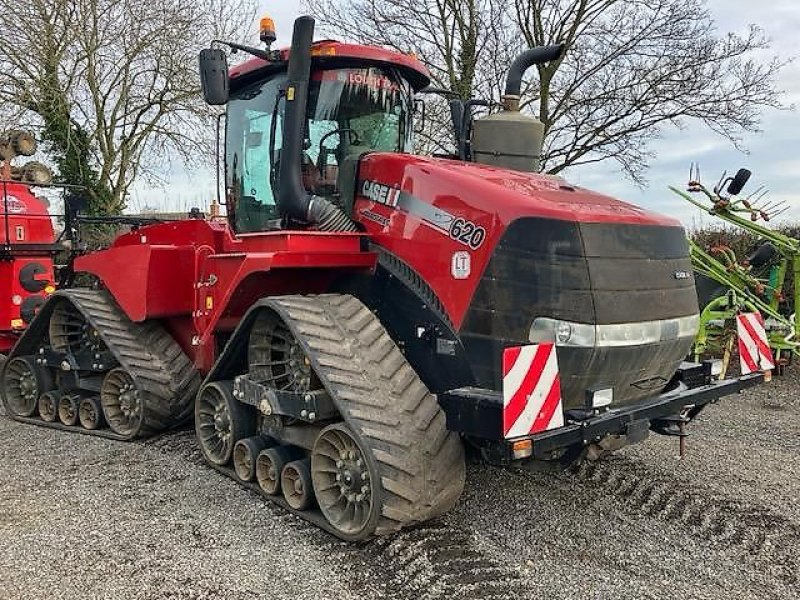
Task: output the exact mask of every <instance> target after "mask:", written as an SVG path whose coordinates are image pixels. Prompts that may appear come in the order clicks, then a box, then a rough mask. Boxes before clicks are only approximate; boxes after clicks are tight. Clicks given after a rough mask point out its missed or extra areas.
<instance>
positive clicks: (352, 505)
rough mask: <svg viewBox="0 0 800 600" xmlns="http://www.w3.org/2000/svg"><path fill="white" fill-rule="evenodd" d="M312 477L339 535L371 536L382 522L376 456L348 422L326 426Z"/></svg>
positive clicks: (313, 459) (317, 447)
mask: <svg viewBox="0 0 800 600" xmlns="http://www.w3.org/2000/svg"><path fill="white" fill-rule="evenodd" d="M311 479H312V481H313V484H314V493H315V494H316V497H317V502H318V503H319V507H320V510H321V511H322V514H323V515H324V516H325V519H327V521H328V523H329V524H330V525H331V526H332V527H334V528H335V529H336V530H337V532H338V535H339V536H340V537H343V538H345V539H351V540H359V539H365V538H367V537H370V536H371V535H372V533H373V532H374V530H375V527H376V525H377V523H378V517H379V516H380V515H379V508H378V507H379V506H380V503H379V502H376V497H375V496H376V494H377V493H378V491H379V489H380V488H378V489H376V487H375V486H373V485H372V482H373V481H379V475H378V471H377V468H376V467H375V464H374V461H373V459H372V456H371V454H370V453H369V452H365V451H364V449H363V448H362V447H361V445H360V444H359V443H358V441H357V439H356V437H355V436H354V435H353V433H352V431H351V430H350V428H349V427H347V425H345V424H344V423H334V424H333V425H329V426H328V427H326V428H325V429H323V430H322V431H321V432H320V434H319V437H317V441H316V442H315V443H314V449H313V450H312V452H311Z"/></svg>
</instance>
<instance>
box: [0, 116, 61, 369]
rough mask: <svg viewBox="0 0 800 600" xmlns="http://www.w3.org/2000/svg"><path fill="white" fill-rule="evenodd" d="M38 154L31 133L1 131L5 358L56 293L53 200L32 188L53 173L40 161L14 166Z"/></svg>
mask: <svg viewBox="0 0 800 600" xmlns="http://www.w3.org/2000/svg"><path fill="white" fill-rule="evenodd" d="M35 152H36V141H35V139H34V137H33V136H32V135H31V134H29V133H27V132H24V131H10V132H7V133H5V134H0V298H2V300H1V301H0V356H5V354H7V353H8V352H9V351H10V350H11V348H12V346H13V345H14V344H15V343H16V341H17V339H18V338H19V335H20V334H21V333H22V331H23V330H24V329H25V328H26V327H27V325H28V323H30V322H31V321H32V320H33V317H34V316H35V315H36V312H37V311H38V310H39V308H40V307H41V306H42V304H44V302H45V300H46V299H47V296H48V295H50V294H52V293H53V292H54V291H55V286H54V284H55V278H54V273H53V257H54V256H55V254H56V252H57V246H56V243H55V242H56V238H55V232H54V230H53V221H52V219H51V218H50V214H49V212H48V202H47V200H46V199H43V198H40V197H38V196H36V195H35V194H34V193H33V191H32V190H31V185H37V184H38V185H48V184H49V183H50V180H51V176H50V172H49V170H48V169H47V168H46V167H45V166H44V165H41V164H40V163H37V162H29V163H27V164H25V165H22V166H13V165H12V162H13V161H14V159H15V158H17V157H20V156H32V155H33V154H34V153H35Z"/></svg>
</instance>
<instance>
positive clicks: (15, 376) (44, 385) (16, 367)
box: [3, 356, 52, 417]
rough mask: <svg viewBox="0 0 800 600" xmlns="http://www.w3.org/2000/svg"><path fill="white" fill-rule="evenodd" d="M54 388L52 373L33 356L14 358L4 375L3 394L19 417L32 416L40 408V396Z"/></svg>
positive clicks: (8, 404)
mask: <svg viewBox="0 0 800 600" xmlns="http://www.w3.org/2000/svg"><path fill="white" fill-rule="evenodd" d="M51 388H52V379H51V377H50V374H49V373H48V372H47V371H46V370H45V369H44V368H43V367H41V366H39V365H37V364H36V361H35V360H34V358H33V357H32V356H19V357H17V358H12V359H11V360H10V361H9V363H8V364H7V365H6V368H5V371H4V375H3V396H4V397H5V400H6V405H7V406H8V408H9V410H10V411H11V412H12V413H14V415H15V416H17V417H30V416H32V415H34V414H35V413H36V411H37V410H38V408H39V397H40V396H41V395H42V394H44V393H45V392H47V391H49V390H50V389H51Z"/></svg>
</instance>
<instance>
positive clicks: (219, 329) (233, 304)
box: [2, 17, 760, 540]
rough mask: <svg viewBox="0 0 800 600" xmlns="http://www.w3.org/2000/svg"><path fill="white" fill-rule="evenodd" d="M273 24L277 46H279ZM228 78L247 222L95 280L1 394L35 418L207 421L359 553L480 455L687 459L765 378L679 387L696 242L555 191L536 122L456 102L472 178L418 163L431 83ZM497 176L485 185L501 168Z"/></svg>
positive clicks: (310, 57) (239, 193) (527, 57)
mask: <svg viewBox="0 0 800 600" xmlns="http://www.w3.org/2000/svg"><path fill="white" fill-rule="evenodd" d="M269 29H270V27H269V26H268V24H267V27H265V28H264V31H262V38H263V39H265V41H267V42H269V43H271V42H272V41H274V33H272V32H270V31H269ZM313 31H314V20H313V19H312V18H310V17H301V18H300V19H298V20H297V21H296V23H295V29H294V37H293V40H292V46H291V48H290V49H288V50H282V51H273V50H269V49H267V50H262V49H256V48H249V47H243V46H241V45H238V44H228V45H229V46H231V47H235V48H238V49H241V50H245V51H246V52H249V53H250V54H251V55H254V56H253V58H251V59H250V60H248V61H247V62H245V63H243V64H241V65H240V66H237V67H234V68H232V69H230V70H229V69H228V67H227V63H226V60H225V53H224V52H223V51H222V50H221V49H220V48H219V47H217V48H212V49H209V50H205V51H203V53H202V54H201V58H200V67H201V76H202V80H203V88H204V94H205V97H206V100H207V101H209V103H211V104H225V105H227V125H226V136H225V138H226V140H225V161H224V162H225V178H226V189H227V200H226V204H227V221H202V220H185V221H178V222H172V223H164V224H159V225H151V226H146V227H142V228H140V229H138V230H136V231H133V232H131V233H127V234H124V235H121V236H119V237H118V238H117V239H116V241H115V242H114V243H113V245H112V246H111V247H110V248H108V249H106V250H103V251H99V252H95V253H90V254H85V255H83V256H79V257H77V258H76V259H75V261H74V270H75V272H76V273H84V274H89V275H92V276H94V277H95V278H96V280H97V281H99V282H101V285H100V286H95V287H94V288H91V289H86V288H84V289H80V288H74V287H73V288H71V289H62V290H59V291H58V292H56V294H54V295H53V297H52V298H51V299H50V300H48V302H47V303H46V304H45V305H44V306H43V307H42V308H41V309H40V310H39V312H38V314H37V316H36V318H35V319H34V320H33V322H32V323H31V325H30V327H29V328H28V330H27V332H26V333H25V334H24V336H23V337H22V339H21V340H20V341H19V343H18V344H17V345H16V346H15V348H14V349H13V351H12V353H11V355H10V356H9V359H8V361H7V363H6V367H5V370H4V373H3V379H2V386H3V393H4V401H5V405H6V407H7V409H8V413H9V414H10V415H11V416H12V417H14V418H16V419H18V420H21V421H25V422H30V423H37V424H47V425H50V426H52V427H59V428H62V429H63V428H66V429H72V430H75V431H81V432H84V433H86V432H89V433H94V434H97V435H103V436H106V437H111V438H115V439H132V438H136V437H141V436H147V435H151V434H153V433H155V432H158V431H162V430H164V429H166V428H169V427H172V426H174V425H176V424H179V423H181V422H183V421H185V420H186V419H188V418H192V417H193V418H194V422H195V427H196V433H197V438H198V441H199V444H200V446H201V448H202V451H203V454H204V456H205V458H206V459H207V461H208V463H209V464H210V465H212V466H213V467H215V468H216V469H218V470H220V471H222V472H224V473H226V474H228V475H229V476H231V477H233V478H235V479H237V480H238V481H240V482H241V483H243V484H244V485H246V486H249V487H250V488H252V489H254V490H258V491H260V492H261V493H263V494H264V495H265V496H267V497H269V498H271V499H273V500H274V501H276V502H278V503H280V504H282V505H283V506H285V507H287V508H288V509H289V510H291V511H294V512H295V513H297V514H299V515H301V516H303V517H304V518H307V519H309V520H311V521H313V522H314V523H317V524H318V525H320V526H321V527H324V528H325V529H327V530H329V531H330V532H332V533H333V534H335V535H337V536H339V537H341V538H343V539H345V540H362V539H367V538H370V537H372V536H375V535H384V534H388V533H391V532H394V531H397V530H398V529H400V528H402V527H404V526H407V525H410V524H414V523H419V522H421V521H424V520H426V519H430V518H432V517H434V516H436V515H439V514H441V513H443V512H445V511H447V510H448V509H449V508H451V507H452V506H453V504H454V503H455V502H456V500H457V499H458V497H459V495H460V494H461V491H462V487H463V485H464V474H465V468H464V448H465V446H469V447H470V448H474V449H476V450H477V451H478V452H479V453H480V454H481V455H482V456H483V457H484V458H485V459H486V460H488V461H491V462H494V463H499V464H509V463H511V462H513V461H517V462H518V463H519V464H525V463H526V462H528V461H534V460H544V461H560V462H569V461H571V460H574V459H576V458H578V457H580V456H581V455H583V454H585V453H587V452H588V453H590V454H591V455H593V456H598V455H599V454H602V453H603V452H604V451H608V450H612V449H615V448H617V447H620V446H622V445H624V444H625V443H630V442H635V441H639V440H641V439H643V438H644V437H646V436H647V434H648V432H649V431H650V430H654V431H657V432H660V433H673V434H683V433H684V425H685V424H686V423H687V422H688V421H690V420H691V419H692V418H693V417H694V416H695V415H696V414H697V413H698V412H700V410H702V408H703V407H704V406H705V405H706V404H707V403H708V402H710V401H712V400H715V399H717V398H718V397H720V396H723V395H725V394H729V393H732V392H734V391H736V390H739V389H741V388H742V387H744V386H747V385H750V384H753V383H755V382H756V381H759V380H760V376H759V375H753V376H750V377H745V378H741V379H738V380H728V381H712V377H711V374H710V365H708V364H687V363H684V362H683V359H684V357H685V356H686V355H687V353H688V352H689V349H690V348H691V346H692V341H693V338H694V334H695V331H696V329H697V323H698V308H697V300H696V296H695V290H694V284H693V280H692V278H691V272H692V269H691V264H690V261H689V256H688V249H687V244H686V238H685V236H684V232H683V230H682V228H681V227H680V225H679V224H678V223H677V222H676V221H674V220H672V219H669V218H666V217H662V216H659V215H656V214H652V213H650V212H647V211H645V210H642V209H640V208H637V207H634V206H631V205H628V204H624V203H622V202H619V201H617V200H614V199H612V198H608V197H606V196H602V195H599V194H596V193H593V192H590V191H587V190H584V189H580V188H577V187H575V186H571V185H569V184H567V183H566V182H564V181H563V180H561V179H558V178H553V177H547V176H543V175H539V174H536V173H535V172H533V171H534V169H535V162H536V159H537V154H538V153H539V148H540V146H541V123H539V122H537V121H535V120H533V119H530V118H528V117H525V116H523V115H521V114H520V113H519V111H518V110H517V108H518V95H519V88H520V82H521V78H522V73H523V72H524V71H525V69H526V68H528V67H529V66H531V65H533V64H537V63H541V62H544V61H548V60H553V59H555V58H556V57H557V56H558V55H559V53H560V51H561V48H560V47H557V46H556V47H548V48H537V49H533V50H531V51H528V52H526V53H525V54H523V55H522V56H521V57H520V58H519V59H518V60H517V61H516V62H515V63H514V65H513V67H512V69H511V72H510V74H509V81H508V86H507V89H506V97H505V107H504V108H503V110H501V111H499V112H495V113H494V114H492V115H491V116H489V117H487V118H484V119H473V118H472V115H471V114H470V113H471V110H470V108H471V106H473V105H474V103H459V102H454V103H453V115H454V125H455V126H456V127H455V129H456V131H455V133H456V137H457V140H458V148H459V155H460V159H459V156H454V157H453V158H452V159H446V158H427V157H422V156H414V155H413V154H410V153H409V151H410V149H411V136H412V130H413V127H412V115H413V105H414V95H415V93H417V92H419V91H421V90H423V89H424V88H426V86H428V84H429V75H428V72H427V71H426V69H425V68H424V66H423V65H422V64H421V63H420V62H419V61H418V60H417V59H416V58H414V57H412V56H408V55H404V54H400V53H397V52H393V51H389V50H385V49H381V48H375V47H366V46H358V45H349V44H343V43H338V42H333V41H323V42H318V43H312V38H313ZM481 163H483V164H481Z"/></svg>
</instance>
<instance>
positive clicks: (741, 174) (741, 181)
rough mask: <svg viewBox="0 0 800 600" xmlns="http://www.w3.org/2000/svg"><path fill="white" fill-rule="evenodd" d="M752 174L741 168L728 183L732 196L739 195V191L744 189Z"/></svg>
mask: <svg viewBox="0 0 800 600" xmlns="http://www.w3.org/2000/svg"><path fill="white" fill-rule="evenodd" d="M750 174H751V173H750V171H748V170H747V169H739V170H738V171H737V172H736V175H735V176H734V178H733V179H731V182H730V183H729V184H728V193H729V194H730V195H731V196H738V195H739V192H741V191H742V188H743V187H744V186H745V184H746V183H747V180H748V179H750Z"/></svg>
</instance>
